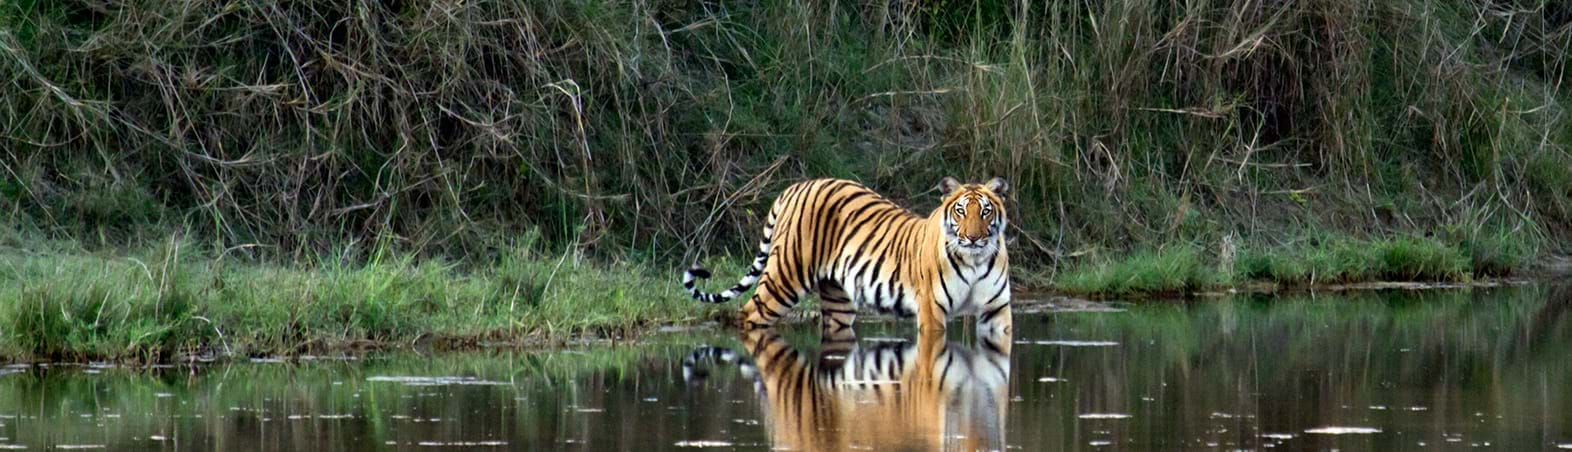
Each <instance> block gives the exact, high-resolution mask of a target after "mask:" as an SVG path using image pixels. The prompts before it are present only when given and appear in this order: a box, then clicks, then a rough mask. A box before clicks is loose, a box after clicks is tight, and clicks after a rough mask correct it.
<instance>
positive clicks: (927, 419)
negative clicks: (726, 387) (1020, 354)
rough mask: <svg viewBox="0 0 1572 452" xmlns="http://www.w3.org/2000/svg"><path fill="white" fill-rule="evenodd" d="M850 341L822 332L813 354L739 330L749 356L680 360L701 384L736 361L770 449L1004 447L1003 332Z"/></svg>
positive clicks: (771, 332)
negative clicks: (972, 337) (970, 342)
mask: <svg viewBox="0 0 1572 452" xmlns="http://www.w3.org/2000/svg"><path fill="white" fill-rule="evenodd" d="M847 331H849V330H847ZM846 337H847V335H837V336H831V335H824V336H821V343H820V347H821V350H820V351H819V353H818V356H817V357H815V356H813V355H812V354H811V353H807V352H803V351H799V350H797V349H795V348H794V347H792V346H791V345H790V344H789V343H787V341H786V340H785V339H783V338H782V336H781V334H780V333H779V332H778V331H777V330H775V329H751V330H742V331H741V342H742V344H743V348H744V349H745V350H746V353H737V352H733V351H732V350H731V349H729V348H723V347H701V348H699V349H696V350H694V351H693V352H692V353H691V354H690V355H689V356H688V357H687V358H686V359H684V360H683V362H682V373H683V378H684V380H686V381H687V383H688V384H689V385H691V386H699V385H701V384H702V383H703V381H704V380H705V378H707V376H708V372H707V371H706V369H705V368H704V367H701V364H704V363H706V362H711V361H715V362H723V363H731V364H735V365H736V366H737V367H738V368H739V371H740V373H741V374H742V375H743V376H744V377H745V378H747V379H749V380H752V383H753V392H754V393H755V395H757V396H759V399H760V400H759V405H760V407H761V408H763V411H764V412H763V416H762V417H763V421H764V422H763V424H764V425H765V428H766V430H767V431H768V436H769V438H770V441H771V443H772V444H771V447H772V448H774V449H791V450H850V449H853V448H863V449H868V448H871V449H872V450H941V449H942V450H968V451H971V450H1005V449H1006V444H1005V435H1004V425H1005V417H1006V416H1005V414H1006V411H1007V409H1008V408H1009V397H1008V392H1009V381H1010V340H1009V337H1008V336H1007V335H997V334H985V335H979V336H978V338H977V343H976V345H975V346H966V345H965V344H963V343H961V342H947V341H946V340H945V339H944V335H943V334H941V333H924V334H920V335H918V338H917V340H916V342H915V343H913V342H911V341H900V342H888V341H880V342H871V343H868V344H859V343H858V342H857V340H856V338H855V335H850V338H849V339H848V338H846Z"/></svg>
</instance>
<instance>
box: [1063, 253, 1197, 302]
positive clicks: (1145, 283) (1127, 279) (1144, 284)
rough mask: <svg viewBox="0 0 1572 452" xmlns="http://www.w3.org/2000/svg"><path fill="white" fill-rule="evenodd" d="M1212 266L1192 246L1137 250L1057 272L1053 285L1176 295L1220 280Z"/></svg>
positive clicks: (1110, 292) (1108, 292) (1066, 288)
mask: <svg viewBox="0 0 1572 452" xmlns="http://www.w3.org/2000/svg"><path fill="white" fill-rule="evenodd" d="M1222 278H1223V276H1222V275H1220V274H1219V273H1218V272H1217V270H1216V268H1215V267H1214V266H1211V265H1207V264H1205V263H1203V262H1202V257H1201V252H1200V250H1199V249H1197V248H1196V247H1193V246H1177V247H1174V248H1171V249H1167V250H1162V251H1157V252H1137V253H1134V254H1131V255H1129V256H1127V257H1125V258H1123V259H1119V260H1115V261H1109V262H1098V263H1093V264H1086V265H1083V266H1081V267H1077V268H1075V269H1074V270H1072V271H1069V272H1066V273H1065V274H1063V275H1060V276H1059V277H1058V278H1057V279H1055V280H1054V287H1055V288H1057V289H1060V290H1064V291H1067V292H1073V293H1082V294H1101V295H1131V294H1176V293H1186V292H1190V291H1195V290H1204V289H1208V288H1211V287H1214V286H1215V285H1217V284H1219V283H1222V282H1224V281H1225V280H1224V279H1222Z"/></svg>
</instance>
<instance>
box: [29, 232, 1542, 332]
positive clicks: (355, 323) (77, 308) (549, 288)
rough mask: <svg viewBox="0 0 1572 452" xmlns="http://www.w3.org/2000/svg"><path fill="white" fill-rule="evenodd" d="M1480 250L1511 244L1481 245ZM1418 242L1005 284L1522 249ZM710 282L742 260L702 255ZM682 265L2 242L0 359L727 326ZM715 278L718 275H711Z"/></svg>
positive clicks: (1342, 269) (1487, 271) (1035, 271)
mask: <svg viewBox="0 0 1572 452" xmlns="http://www.w3.org/2000/svg"><path fill="white" fill-rule="evenodd" d="M1491 250H1492V252H1491V253H1488V255H1489V256H1503V255H1507V254H1508V253H1506V252H1502V251H1500V250H1496V249H1494V248H1492V249H1491ZM1482 253H1483V250H1482V249H1480V248H1477V247H1476V248H1473V249H1468V248H1461V247H1457V246H1452V245H1448V244H1445V243H1442V242H1438V241H1427V240H1423V239H1392V240H1379V241H1358V240H1354V239H1340V240H1337V241H1329V242H1326V244H1325V245H1319V246H1306V247H1304V248H1297V249H1294V251H1289V249H1287V248H1283V249H1272V248H1262V249H1258V250H1248V249H1247V250H1241V251H1239V255H1238V257H1237V258H1236V259H1235V263H1234V264H1233V265H1232V270H1231V271H1225V269H1223V268H1220V263H1219V262H1218V260H1217V258H1216V256H1212V255H1209V254H1206V252H1205V251H1204V250H1202V249H1200V248H1199V247H1182V246H1176V247H1172V248H1170V249H1169V250H1166V251H1158V252H1150V253H1135V254H1130V255H1127V256H1125V257H1122V258H1114V259H1108V260H1102V261H1091V260H1088V261H1086V262H1084V263H1080V264H1075V265H1074V266H1071V267H1070V268H1069V269H1068V270H1066V271H1062V272H1052V271H1051V270H1050V269H1043V268H1037V267H1016V268H1014V269H1013V271H1014V277H1015V279H1016V280H1017V281H1018V282H1019V283H1020V284H1019V286H1018V288H1017V290H1018V291H1022V292H1026V291H1032V292H1046V293H1051V294H1063V295H1071V296H1074V297H1076V298H1119V299H1122V300H1130V299H1143V298H1158V297H1175V296H1190V295H1194V294H1203V293H1218V292H1226V291H1229V290H1230V289H1239V290H1243V291H1253V292H1259V291H1278V290H1293V289H1295V288H1315V287H1323V286H1325V285H1329V284H1338V285H1347V284H1353V283H1371V282H1378V281H1392V280H1403V281H1429V282H1454V283H1455V282H1469V281H1476V280H1480V279H1483V278H1490V277H1492V276H1496V275H1501V274H1509V273H1514V272H1516V273H1521V272H1523V271H1525V270H1527V269H1529V268H1530V266H1531V265H1532V264H1533V263H1534V262H1535V261H1534V260H1533V259H1534V257H1533V255H1517V254H1513V255H1512V256H1513V257H1512V258H1511V259H1506V260H1494V259H1483V258H1481V257H1480V254H1482ZM710 264H711V267H712V268H715V269H716V270H717V273H718V275H717V278H718V279H717V280H718V281H721V280H725V279H727V278H729V277H731V276H735V274H736V272H737V271H740V269H742V268H743V267H744V262H743V261H742V260H741V259H716V260H713V261H712V262H710ZM679 271H680V269H672V268H661V267H658V266H655V265H652V264H636V263H627V262H603V261H600V260H594V259H587V258H584V257H583V256H580V255H577V254H576V253H571V252H570V253H561V252H558V253H548V252H544V251H541V250H540V249H539V248H538V247H536V246H534V245H533V244H529V243H520V244H519V245H518V246H517V247H516V248H514V249H513V251H512V252H509V253H504V254H502V255H500V256H497V257H496V258H494V259H491V260H490V261H488V262H485V263H481V264H476V263H451V262H444V261H441V260H435V259H428V260H417V259H414V258H413V257H410V256H407V255H398V254H396V253H381V252H374V253H371V255H370V256H369V257H368V258H367V259H366V260H365V261H364V262H362V263H347V262H345V259H341V258H335V257H332V256H325V257H318V258H314V259H311V260H307V261H304V262H302V263H297V264H292V265H282V264H274V263H264V262H255V261H247V260H242V259H237V258H234V257H232V256H230V255H228V254H227V253H223V252H218V253H215V252H213V251H212V250H210V249H206V248H204V247H203V246H201V245H198V244H194V243H191V242H189V241H183V240H180V239H176V238H170V239H168V240H165V241H163V242H162V243H160V244H157V245H156V246H150V247H146V248H142V249H136V250H129V251H98V252H88V251H84V250H80V249H73V248H72V246H71V245H70V244H66V243H58V242H46V243H37V244H34V245H33V246H29V247H26V248H12V247H7V248H0V299H4V300H14V302H11V303H4V304H0V331H3V333H0V359H3V360H7V361H10V360H52V361H62V360H63V361H88V360H111V361H131V362H157V361H169V360H178V359H194V358H197V357H202V358H204V359H205V358H212V357H247V356H276V355H285V356H288V355H298V354H310V353H322V352H325V351H342V350H356V349H373V348H390V347H407V346H413V345H416V344H440V345H442V346H452V347H466V346H473V345H477V344H484V343H503V344H510V345H532V346H551V345H553V344H562V343H566V342H571V341H577V340H583V339H586V338H610V339H621V338H627V337H633V336H637V335H638V334H640V333H642V332H646V331H649V330H652V329H655V328H659V327H691V326H695V325H700V324H705V323H713V322H715V321H724V319H726V318H728V316H729V315H730V313H731V312H733V309H735V305H718V306H717V305H703V304H699V303H694V302H693V301H692V300H691V299H689V298H688V297H687V296H686V295H685V294H684V293H683V292H682V291H681V288H680V286H679V285H678V284H677V281H678V279H677V278H678V276H677V275H678V274H679ZM715 285H716V286H717V287H718V286H720V285H722V283H715Z"/></svg>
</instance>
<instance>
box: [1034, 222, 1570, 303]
mask: <svg viewBox="0 0 1572 452" xmlns="http://www.w3.org/2000/svg"><path fill="white" fill-rule="evenodd" d="M1539 247H1540V245H1539V244H1538V243H1537V242H1536V241H1535V240H1533V239H1532V238H1523V237H1515V236H1513V235H1512V233H1511V232H1510V231H1495V232H1479V233H1475V234H1472V235H1471V236H1469V237H1466V238H1465V237H1449V238H1440V237H1416V236H1399V237H1390V238H1380V239H1358V238H1353V237H1348V236H1340V235H1331V236H1327V235H1320V236H1313V235H1312V236H1306V237H1301V238H1298V239H1295V240H1290V241H1287V242H1285V243H1281V244H1275V245H1266V244H1245V243H1241V244H1234V243H1232V242H1227V243H1226V244H1225V243H1219V244H1217V245H1216V246H1213V247H1210V248H1205V247H1201V246H1198V245H1194V244H1190V243H1178V244H1174V245H1170V246H1167V247H1165V248H1163V249H1160V250H1149V251H1139V252H1135V253H1130V254H1125V255H1122V256H1119V257H1114V258H1103V259H1099V258H1090V259H1086V260H1087V261H1088V262H1087V263H1084V264H1082V265H1080V266H1077V267H1073V268H1070V269H1068V270H1066V271H1065V272H1063V273H1060V274H1057V275H1040V274H1033V273H1027V274H1026V275H1025V276H1024V279H1026V280H1027V281H1034V280H1035V281H1037V282H1038V283H1039V284H1046V285H1048V286H1050V287H1051V288H1052V290H1056V291H1060V292H1067V293H1072V294H1081V295H1090V296H1140V295H1156V294H1162V295H1185V294H1190V293H1194V292H1200V291H1214V290H1224V289H1230V288H1240V287H1246V286H1251V287H1255V288H1257V289H1261V288H1263V287H1261V285H1267V287H1264V288H1267V289H1270V288H1273V287H1275V288H1289V289H1292V288H1299V287H1315V286H1321V285H1328V284H1350V283H1364V282H1377V281H1418V282H1466V281H1472V280H1474V279H1478V278H1491V277H1502V276H1510V275H1512V274H1514V273H1525V270H1526V269H1530V268H1532V267H1534V266H1535V265H1536V256H1538V255H1539V253H1540V249H1539ZM1225 248H1226V250H1225Z"/></svg>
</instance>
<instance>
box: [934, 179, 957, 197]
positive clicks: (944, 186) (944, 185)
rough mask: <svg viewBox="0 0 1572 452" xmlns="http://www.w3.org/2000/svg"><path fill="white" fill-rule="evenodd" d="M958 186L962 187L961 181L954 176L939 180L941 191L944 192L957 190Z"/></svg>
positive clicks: (948, 192)
mask: <svg viewBox="0 0 1572 452" xmlns="http://www.w3.org/2000/svg"><path fill="white" fill-rule="evenodd" d="M958 188H961V181H958V180H955V178H953V177H949V176H945V178H944V179H940V180H939V191H942V192H944V194H946V195H948V194H950V193H953V192H955V190H956V189H958Z"/></svg>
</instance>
